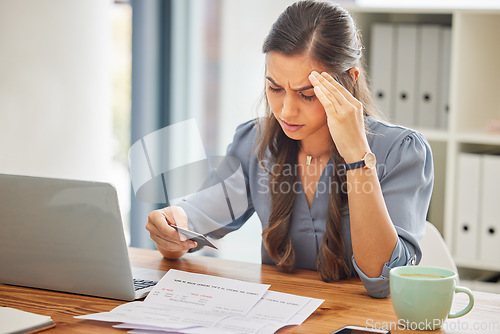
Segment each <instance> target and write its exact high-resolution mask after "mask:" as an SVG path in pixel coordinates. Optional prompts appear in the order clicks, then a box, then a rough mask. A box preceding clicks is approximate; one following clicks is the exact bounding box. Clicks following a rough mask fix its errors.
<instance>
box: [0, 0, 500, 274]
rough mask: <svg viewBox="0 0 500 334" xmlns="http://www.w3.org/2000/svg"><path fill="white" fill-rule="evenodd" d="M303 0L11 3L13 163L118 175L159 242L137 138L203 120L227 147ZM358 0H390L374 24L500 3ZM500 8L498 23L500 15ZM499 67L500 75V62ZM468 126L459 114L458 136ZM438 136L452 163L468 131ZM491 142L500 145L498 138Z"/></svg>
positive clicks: (7, 142)
mask: <svg viewBox="0 0 500 334" xmlns="http://www.w3.org/2000/svg"><path fill="white" fill-rule="evenodd" d="M292 2H293V1H292V0H272V1H269V0H267V1H266V0H252V1H246V0H130V1H114V2H113V1H111V0H108V1H102V0H72V1H67V0H37V1H35V0H0V154H1V158H0V172H2V173H21V174H30V175H42V176H52V177H63V178H76V179H92V180H102V181H107V182H111V183H113V184H115V186H116V187H117V190H118V193H119V197H120V205H121V208H122V214H123V218H124V224H125V231H126V235H127V238H128V240H129V243H130V245H132V246H137V247H145V248H149V247H152V242H151V241H150V240H149V235H148V233H147V231H146V230H145V229H144V224H145V222H146V217H147V213H148V212H149V211H151V210H153V209H155V208H157V207H159V205H158V204H148V203H143V202H141V201H138V200H137V199H136V198H135V196H134V195H133V191H131V189H130V177H129V174H128V161H127V153H128V149H129V148H130V145H131V144H132V143H134V142H135V141H136V140H138V139H140V138H141V137H143V136H145V135H147V134H149V133H152V132H154V131H155V130H158V129H161V128H163V127H165V126H167V125H170V124H173V123H176V122H179V121H183V120H186V119H190V118H194V119H195V120H196V121H197V124H198V127H199V129H200V132H201V136H202V140H203V143H204V145H205V149H206V151H207V154H210V155H220V154H223V153H224V151H225V148H226V146H227V144H228V143H230V141H231V138H232V135H233V132H234V129H235V128H236V126H237V125H238V124H240V123H242V122H244V121H246V120H248V119H250V118H254V117H256V116H257V115H258V114H259V113H261V112H262V110H261V106H260V104H259V101H260V97H261V94H262V92H263V84H264V79H263V76H264V56H263V55H262V54H261V51H260V50H261V44H262V41H263V39H264V37H265V36H266V34H267V32H268V30H269V28H270V26H271V24H272V22H273V21H274V20H275V19H276V17H277V16H278V15H279V13H280V12H281V11H282V10H283V9H284V8H285V7H286V6H287V5H288V4H290V3H292ZM339 2H340V1H339ZM343 3H345V4H346V5H347V6H349V5H353V4H354V1H344V2H343ZM356 3H357V4H363V5H367V6H380V8H379V9H374V10H373V11H372V12H373V13H375V14H373V13H372V12H370V13H368V14H366V13H364V12H362V11H361V12H358V13H355V14H354V15H355V16H357V17H358V18H360V20H362V21H363V22H364V23H366V24H368V23H370V22H372V21H374V19H381V20H382V21H384V22H390V21H393V20H396V21H397V19H398V18H400V17H403V16H404V20H408V19H409V18H410V19H411V18H414V17H417V20H418V18H419V17H420V19H422V17H425V15H426V12H432V8H445V7H446V6H451V5H453V6H458V7H460V8H471V9H474V8H476V9H477V8H479V9H478V10H479V11H478V13H479V15H482V14H484V13H483V12H481V11H480V9H481V8H488V7H495V6H496V7H495V8H497V7H498V4H497V3H496V2H495V1H492V0H485V1H465V0H463V1H448V0H442V1H410V0H409V1H405V2H404V4H406V5H407V6H409V7H412V8H414V7H417V8H422V10H420V11H419V12H420V14H419V15H420V16H419V15H413V14H412V13H411V11H410V12H406V13H405V14H404V15H402V16H398V14H393V15H391V13H389V14H387V15H386V14H384V8H386V6H389V7H390V6H394V3H395V2H394V1H387V0H384V1H375V0H363V1H361V0H360V1H356ZM397 3H398V4H399V5H401V4H402V1H398V2H397ZM474 10H475V9H474ZM402 12H405V10H402ZM437 12H438V14H439V15H441V16H442V17H444V22H445V23H447V24H448V25H449V24H456V23H460V24H463V22H467V21H460V22H458V20H457V19H456V18H453V17H452V14H450V13H451V12H450V11H449V10H448V11H447V10H437ZM422 13H423V14H422ZM405 15H406V16H405ZM495 15H496V16H494V17H493V19H495V18H499V17H500V16H499V14H495ZM431 16H432V15H431ZM481 18H482V17H481V16H479V19H481ZM490 18H491V17H490ZM426 20H427V19H423V21H426ZM440 20H441V19H439V20H438V21H440ZM431 21H432V19H431ZM452 21H453V23H451V22H452ZM440 22H441V21H440ZM431 23H432V22H431ZM492 27H493V28H494V29H496V28H498V27H499V25H498V24H495V23H493V24H492ZM481 29H482V28H481ZM481 29H477V31H482V30H481ZM364 38H365V39H367V40H369V39H370V36H369V35H365V36H364ZM365 44H366V43H365ZM499 49H500V47H499V46H498V43H497V44H493V47H492V51H493V53H492V54H493V55H495V54H498V53H499V51H498V50H499ZM490 65H491V66H492V67H493V71H496V73H498V72H499V71H498V69H497V67H498V66H497V65H496V64H494V63H493V64H490ZM495 66H496V67H495ZM480 68H481V69H483V70H484V66H481V67H480ZM452 77H453V76H452ZM452 84H453V83H452ZM492 89H493V90H494V89H495V86H494V87H493V88H492ZM495 103H496V102H493V103H491V104H488V106H493V108H494V110H493V111H491V112H490V114H491V115H489V116H488V117H490V116H495V115H496V116H500V115H499V108H498V104H495ZM495 106H496V107H495ZM495 108H496V109H495ZM479 118H481V117H479ZM490 118H492V117H490ZM466 122H467V120H463V119H462V120H459V121H457V122H455V123H458V124H459V125H458V127H457V131H458V130H462V129H465V128H466V127H467V126H468V124H465V123H466ZM462 123H464V124H462ZM472 123H473V122H472ZM425 134H426V136H427V135H430V137H431V139H432V142H431V144H433V150H434V151H435V153H436V154H435V159H437V160H438V162H439V163H440V164H446V161H447V160H450V158H449V157H450V153H449V152H450V149H449V146H450V140H454V139H448V138H445V137H446V136H448V135H449V132H447V131H446V130H445V131H441V132H432V131H431V132H426V133H425ZM488 140H489V139H488ZM488 140H486V142H488ZM472 142H473V143H472V144H467V143H462V141H459V142H458V144H456V146H457V147H459V148H458V149H457V151H471V150H472V151H474V150H473V149H469V148H471V147H472V146H474V145H475V146H474V147H477V146H478V145H476V144H474V140H472ZM481 143H482V142H481ZM491 143H492V144H491V145H490V146H495V147H496V146H499V145H500V143H499V142H498V141H497V140H496V139H493V140H491ZM182 144H183V143H182V142H179V143H175V145H176V146H177V147H178V149H179V150H184V149H187V148H185V147H183V146H182ZM453 145H455V144H454V142H453ZM471 145H472V146H471ZM481 145H482V144H481ZM481 145H479V146H481ZM467 153H469V152H467ZM452 158H454V157H452ZM453 175H455V174H453ZM446 177H447V176H446V169H445V168H441V169H439V170H437V175H436V178H437V179H438V180H441V181H438V182H437V187H436V188H435V193H436V194H437V195H436V196H437V197H436V198H437V200H434V199H433V201H434V207H436V206H437V207H438V209H437V210H435V211H434V213H433V217H436V219H433V220H434V221H433V223H434V224H435V225H436V226H437V227H438V228H439V229H440V230H441V232H442V233H443V234H445V237H446V233H445V232H446V230H447V229H448V232H450V231H451V233H448V235H450V234H452V233H454V232H453V230H450V227H449V226H450V224H448V227H445V226H444V223H443V221H444V220H445V211H444V210H443V209H442V207H444V206H445V204H446V201H454V199H447V198H446V196H445V190H446V189H448V188H446V187H447V186H446V185H445V181H444V180H446ZM452 181H453V180H452ZM449 183H450V182H448V184H449ZM448 197H449V198H451V197H450V196H449V195H448ZM436 203H437V204H436ZM448 204H449V203H448ZM27 205H29V203H27ZM452 207H453V206H450V205H448V209H447V210H449V211H450V210H452ZM431 209H434V208H431ZM449 220H451V218H449ZM260 233H261V231H260V226H259V222H258V221H256V219H252V220H251V221H250V222H249V223H248V224H246V225H245V226H244V227H243V228H242V229H241V230H240V231H238V232H236V233H233V234H232V235H229V236H228V237H227V238H224V239H223V240H222V241H221V242H220V243H219V244H218V245H219V247H220V248H221V251H219V252H216V253H209V255H213V256H222V257H227V258H232V259H240V260H245V261H252V262H259V261H260V254H259V252H260V239H259V238H260ZM494 268H499V267H494ZM499 271H500V270H499Z"/></svg>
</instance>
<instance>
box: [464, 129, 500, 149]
mask: <svg viewBox="0 0 500 334" xmlns="http://www.w3.org/2000/svg"><path fill="white" fill-rule="evenodd" d="M455 138H456V140H457V142H459V143H464V144H478V145H498V146H500V134H487V133H484V132H468V133H459V134H457V135H456V136H455Z"/></svg>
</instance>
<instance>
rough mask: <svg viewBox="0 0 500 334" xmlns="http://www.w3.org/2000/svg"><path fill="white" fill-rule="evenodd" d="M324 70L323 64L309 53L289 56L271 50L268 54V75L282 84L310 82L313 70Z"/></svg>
mask: <svg viewBox="0 0 500 334" xmlns="http://www.w3.org/2000/svg"><path fill="white" fill-rule="evenodd" d="M323 70H324V69H323V66H321V65H320V64H318V62H316V61H315V60H314V59H312V58H311V57H310V56H309V55H307V54H299V55H293V56H287V55H284V54H282V53H279V52H269V53H268V54H267V55H266V75H267V76H269V77H271V78H272V79H273V80H274V81H276V83H278V84H280V85H281V84H290V85H294V84H303V83H304V82H306V83H308V82H309V79H308V77H309V74H310V73H311V72H312V71H318V72H321V71H323Z"/></svg>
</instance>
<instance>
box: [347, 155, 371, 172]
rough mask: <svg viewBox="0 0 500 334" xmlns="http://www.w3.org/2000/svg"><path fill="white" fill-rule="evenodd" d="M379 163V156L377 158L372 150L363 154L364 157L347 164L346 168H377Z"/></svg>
mask: <svg viewBox="0 0 500 334" xmlns="http://www.w3.org/2000/svg"><path fill="white" fill-rule="evenodd" d="M376 164H377V158H375V154H373V153H372V152H366V153H365V155H364V156H363V159H361V160H360V161H357V162H353V163H352V164H345V165H344V166H345V169H346V170H352V169H358V168H370V169H372V168H375V165H376Z"/></svg>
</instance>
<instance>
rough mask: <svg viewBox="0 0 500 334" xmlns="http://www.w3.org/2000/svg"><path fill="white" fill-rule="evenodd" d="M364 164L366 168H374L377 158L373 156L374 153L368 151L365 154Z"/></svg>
mask: <svg viewBox="0 0 500 334" xmlns="http://www.w3.org/2000/svg"><path fill="white" fill-rule="evenodd" d="M364 160H365V166H366V167H367V168H374V167H375V165H376V164H377V159H376V158H375V154H373V153H371V152H368V153H366V155H365V158H364Z"/></svg>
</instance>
